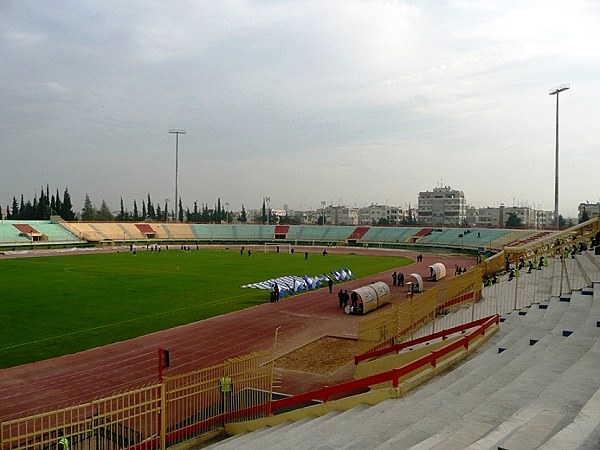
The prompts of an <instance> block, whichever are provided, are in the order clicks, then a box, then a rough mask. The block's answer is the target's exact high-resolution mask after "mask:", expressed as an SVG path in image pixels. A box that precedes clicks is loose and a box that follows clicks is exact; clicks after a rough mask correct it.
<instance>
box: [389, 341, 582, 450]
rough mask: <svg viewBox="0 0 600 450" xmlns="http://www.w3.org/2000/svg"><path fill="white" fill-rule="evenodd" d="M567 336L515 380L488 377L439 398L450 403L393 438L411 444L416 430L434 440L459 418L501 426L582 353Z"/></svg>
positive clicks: (400, 445)
mask: <svg viewBox="0 0 600 450" xmlns="http://www.w3.org/2000/svg"><path fill="white" fill-rule="evenodd" d="M558 339H561V338H559V337H555V339H553V340H558ZM568 339H569V338H567V337H562V342H560V343H558V344H557V345H552V347H553V348H554V350H553V351H552V352H548V354H547V355H546V357H545V358H543V359H542V360H541V361H538V363H537V364H536V365H534V366H532V367H530V368H529V369H527V370H526V371H523V372H521V373H520V374H519V375H517V376H515V377H514V378H513V379H512V380H503V381H502V380H500V379H497V380H496V381H495V382H488V381H487V380H486V382H484V383H480V384H478V385H477V386H475V387H474V388H473V389H470V390H468V391H466V392H465V393H464V394H462V395H460V396H458V397H456V399H455V400H453V401H451V402H443V403H440V402H437V401H436V403H437V404H438V405H440V404H444V405H447V406H445V407H443V408H442V409H439V408H438V409H433V410H432V411H430V412H429V413H428V414H426V415H424V416H423V417H422V418H421V419H420V420H418V421H417V422H415V423H414V424H412V425H410V426H409V427H407V428H406V429H405V431H404V432H402V433H401V434H399V435H397V436H394V437H393V438H392V440H391V442H393V444H394V445H395V446H397V448H408V446H409V445H410V444H412V443H413V440H414V432H415V431H418V432H419V433H420V434H421V435H426V436H427V437H426V439H427V440H428V441H429V442H432V441H433V442H435V441H436V438H435V436H436V435H437V434H438V433H439V431H438V430H440V429H444V428H446V427H450V428H452V424H453V423H455V422H456V421H457V420H465V421H467V422H476V423H487V424H489V425H490V426H492V427H497V426H500V425H501V424H502V423H503V422H504V421H505V420H507V419H508V418H509V417H510V416H511V414H513V413H514V412H515V411H517V410H519V409H520V408H523V407H525V406H526V405H527V404H528V403H529V402H532V401H535V399H536V397H537V396H538V395H539V394H540V393H541V392H543V391H544V389H546V388H547V387H548V386H549V385H550V384H551V383H552V382H553V381H554V380H555V379H556V377H557V376H558V375H559V374H560V373H561V371H564V370H566V368H568V367H570V366H571V365H572V364H573V362H576V361H577V360H578V359H579V358H580V357H581V353H580V352H576V351H573V348H572V347H573V346H572V345H570V344H568V343H567V341H568ZM571 341H572V340H571ZM554 353H558V354H559V355H560V356H555V355H554ZM491 378H493V377H491ZM496 378H498V377H496ZM467 383H468V380H467ZM490 388H491V389H490ZM424 403H425V402H422V403H421V404H419V406H418V407H419V409H421V408H422V407H423V405H424ZM561 420H562V417H561ZM547 434H548V433H546V435H547ZM405 437H408V439H409V441H406V440H405Z"/></svg>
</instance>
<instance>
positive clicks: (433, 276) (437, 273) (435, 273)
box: [429, 263, 446, 281]
mask: <svg viewBox="0 0 600 450" xmlns="http://www.w3.org/2000/svg"><path fill="white" fill-rule="evenodd" d="M445 276H446V266H444V265H443V264H442V263H435V264H432V265H430V266H429V280H430V281H439V280H441V279H442V278H444V277H445Z"/></svg>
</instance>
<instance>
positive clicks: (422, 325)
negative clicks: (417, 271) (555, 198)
mask: <svg viewBox="0 0 600 450" xmlns="http://www.w3.org/2000/svg"><path fill="white" fill-rule="evenodd" d="M599 244H600V218H594V219H591V220H589V221H587V222H584V223H582V224H579V225H576V226H574V227H572V228H569V229H568V230H564V231H560V232H556V233H553V234H550V235H548V236H546V237H544V238H541V239H538V240H535V241H532V242H531V243H528V244H524V245H521V246H517V247H505V249H504V250H503V251H501V252H499V253H497V254H495V255H493V256H491V257H490V258H487V259H486V260H484V261H482V262H481V263H480V264H479V265H478V266H477V267H475V268H472V269H470V270H469V271H467V272H465V273H463V274H461V275H459V276H456V277H454V278H452V279H449V280H447V281H445V282H444V283H441V284H439V285H437V286H435V287H434V288H432V289H429V290H427V291H425V292H423V293H421V294H417V295H416V296H415V297H414V298H412V299H410V300H409V301H407V302H406V303H403V304H401V305H394V306H393V307H392V308H387V309H385V310H383V311H381V312H377V313H373V314H370V315H369V316H366V317H364V318H362V319H361V321H360V322H359V330H358V341H359V345H358V347H359V352H361V353H364V352H367V351H369V350H376V349H379V348H383V347H385V346H388V345H390V344H393V343H394V342H402V341H404V340H406V339H414V338H417V337H421V336H424V335H427V334H431V333H434V332H436V331H439V330H442V329H447V328H451V327H455V326H457V325H460V324H463V323H467V322H469V321H473V320H476V319H480V318H482V317H487V316H490V315H494V314H506V313H509V312H511V311H513V310H516V309H520V308H524V307H527V306H530V305H532V304H534V303H540V302H541V301H547V300H548V299H549V298H550V297H551V296H558V295H561V294H565V293H567V292H570V291H571V290H572V289H577V288H580V287H581V286H583V285H586V284H587V285H589V280H586V279H585V271H583V270H578V267H579V266H581V265H582V264H583V263H582V262H580V260H579V259H577V258H576V256H578V255H580V254H584V253H585V249H586V248H588V249H589V248H590V247H591V246H594V245H595V246H596V247H597V246H598V245H599ZM579 273H582V275H578V274H579ZM578 277H579V278H583V279H578ZM450 313H452V314H450ZM389 330H393V332H390V331H389Z"/></svg>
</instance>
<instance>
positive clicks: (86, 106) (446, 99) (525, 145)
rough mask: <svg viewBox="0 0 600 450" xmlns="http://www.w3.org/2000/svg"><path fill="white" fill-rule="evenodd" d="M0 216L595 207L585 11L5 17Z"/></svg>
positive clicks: (595, 112) (146, 11) (141, 9)
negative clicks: (60, 210) (14, 209)
mask: <svg viewBox="0 0 600 450" xmlns="http://www.w3.org/2000/svg"><path fill="white" fill-rule="evenodd" d="M0 13H1V14H0V52H1V54H2V60H3V61H2V69H1V71H2V77H0V104H1V105H2V107H1V108H0V152H1V153H0V155H1V158H0V167H1V168H2V175H1V176H0V203H1V204H2V208H3V209H4V208H5V207H6V205H7V204H8V205H10V203H11V202H12V197H13V196H17V197H19V196H20V195H21V194H24V196H25V197H26V198H33V197H34V195H35V192H36V190H39V188H40V186H45V185H46V184H49V185H50V187H51V190H52V189H56V188H58V189H59V191H60V192H61V194H62V192H63V191H64V189H65V187H68V188H69V190H70V192H71V193H72V201H73V205H74V209H76V210H77V211H80V210H81V207H82V205H83V201H84V197H85V194H86V193H87V194H89V195H90V198H91V199H92V201H93V203H94V205H95V206H96V207H99V206H100V204H101V202H102V200H103V199H104V200H105V201H106V202H107V203H108V204H109V205H110V207H111V208H112V209H118V207H119V198H120V196H123V200H124V201H125V202H126V204H128V205H129V208H131V204H132V202H133V199H134V198H135V199H137V200H141V199H143V198H145V197H146V195H147V194H148V193H150V194H151V196H152V199H153V201H154V202H155V203H160V204H161V205H162V204H163V203H164V199H168V201H169V204H172V202H174V201H175V199H174V191H175V184H176V183H175V174H176V169H175V164H176V156H175V147H176V143H175V139H176V138H175V136H174V135H173V134H171V133H169V130H171V129H182V130H186V134H185V135H181V136H179V145H178V147H179V151H178V165H179V170H178V183H177V184H178V193H179V195H180V196H181V198H182V202H183V204H184V205H188V206H190V205H193V203H194V201H198V202H199V203H208V204H209V205H210V204H212V203H213V202H216V200H217V198H218V197H220V198H221V201H222V202H228V203H229V205H230V210H234V209H236V210H239V209H240V208H241V205H242V204H244V206H245V207H246V208H247V209H255V208H260V206H261V205H262V199H263V197H270V199H271V202H270V205H271V208H281V207H282V206H283V204H285V203H287V204H288V205H289V206H290V207H291V208H293V209H297V210H300V209H302V210H309V209H312V210H316V209H318V208H319V207H320V206H321V202H322V201H326V202H327V203H328V204H329V203H332V204H345V205H348V206H358V205H361V206H362V205H369V204H371V203H373V204H375V203H376V204H386V203H387V204H391V205H397V206H404V205H408V204H409V203H410V204H411V205H416V201H417V195H418V192H420V191H424V190H430V189H432V188H433V187H435V186H436V185H438V184H440V183H442V184H445V185H449V186H452V187H453V188H455V189H459V190H462V191H463V192H464V193H465V196H466V198H467V202H468V203H469V204H471V205H474V206H477V207H483V206H497V205H498V204H499V203H504V204H505V205H510V206H512V205H511V203H514V202H515V199H516V201H517V202H519V203H526V204H529V205H536V207H537V208H539V209H544V210H552V209H553V203H554V149H555V140H554V139H555V129H554V124H555V101H556V99H555V97H554V96H551V95H548V91H549V89H551V88H553V87H554V86H557V85H560V84H562V83H569V84H570V87H571V88H570V89H569V90H568V91H566V92H564V93H562V94H561V98H560V183H559V184H560V195H559V197H560V201H559V211H560V214H562V215H563V216H564V217H576V216H577V206H578V205H579V203H581V202H585V201H590V202H597V201H599V200H600V177H598V173H600V158H598V148H599V145H600V127H598V123H600V110H599V109H598V107H597V104H598V101H599V99H600V60H599V59H598V58H597V48H598V47H600V27H598V26H597V24H598V23H600V4H598V3H597V2H594V1H591V0H574V1H572V2H569V3H568V4H565V3H564V2H559V1H550V2H544V3H540V2H537V1H533V0H524V1H516V0H508V1H502V2H500V1H495V2H494V1H492V2H474V1H455V0H447V1H440V2H435V3H427V2H417V3H415V2H409V1H396V2H389V1H383V0H382V1H378V0H373V1H369V2H363V1H359V0H346V1H343V2H342V1H338V0H333V1H329V2H321V1H315V0H306V1H303V2H296V1H290V0H282V1H279V2H264V1H258V0H247V1H241V0H240V1H238V0H233V1H230V2H208V1H197V2H184V1H180V0H176V1H173V2H168V3H165V2H146V1H144V2H141V1H139V0H132V1H130V2H117V1H115V0H106V1H104V2H65V1H60V0H59V1H58V2H44V1H40V0H29V1H22V2H3V3H2V4H1V5H0Z"/></svg>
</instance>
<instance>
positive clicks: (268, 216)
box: [263, 197, 271, 225]
mask: <svg viewBox="0 0 600 450" xmlns="http://www.w3.org/2000/svg"><path fill="white" fill-rule="evenodd" d="M263 200H264V201H265V203H266V204H267V225H271V197H265V198H264V199H263Z"/></svg>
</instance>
